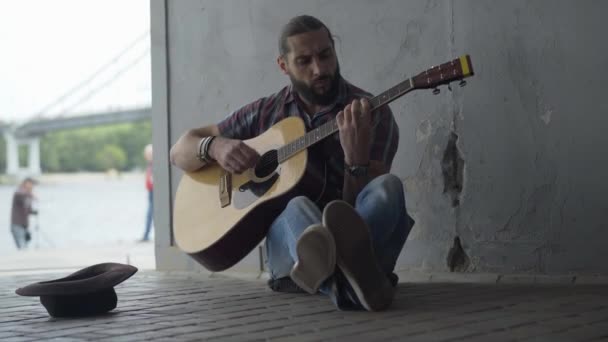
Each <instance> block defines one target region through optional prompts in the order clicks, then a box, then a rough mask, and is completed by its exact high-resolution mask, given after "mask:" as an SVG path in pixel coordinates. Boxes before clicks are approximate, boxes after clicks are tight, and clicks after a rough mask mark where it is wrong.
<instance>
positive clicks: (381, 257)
mask: <svg viewBox="0 0 608 342" xmlns="http://www.w3.org/2000/svg"><path fill="white" fill-rule="evenodd" d="M355 210H356V211H357V212H358V213H359V215H361V217H362V218H363V220H365V222H366V223H367V225H368V226H369V229H370V238H371V240H372V243H373V246H374V253H375V255H376V258H377V259H378V263H379V265H380V267H382V269H383V270H384V272H385V273H386V274H387V276H388V275H389V274H391V273H392V272H393V270H394V269H395V264H396V262H397V258H398V257H399V254H400V253H401V250H402V249H403V245H404V244H405V241H406V239H407V236H408V234H409V233H410V230H411V228H412V226H413V225H414V220H412V218H411V217H410V216H409V215H408V214H407V211H406V208H405V195H404V192H403V184H402V183H401V180H400V179H399V178H398V177H396V176H395V175H392V174H385V175H382V176H379V177H377V178H375V179H373V180H372V181H371V182H369V183H368V184H367V185H366V186H365V187H364V188H363V190H362V191H361V192H360V193H359V195H358V196H357V200H356V204H355ZM321 221H322V214H321V210H319V208H318V207H317V206H316V205H315V204H314V203H313V202H312V201H311V200H310V199H308V198H307V197H304V196H300V197H296V198H294V199H292V200H291V201H290V202H289V203H288V204H287V207H286V208H285V210H284V211H283V212H282V213H281V214H280V215H279V216H278V217H277V219H276V220H275V221H274V222H273V224H272V225H271V226H270V230H269V232H268V235H266V253H267V255H268V269H269V271H270V276H271V278H272V279H278V278H283V277H287V276H289V272H290V271H291V268H292V267H293V265H294V263H295V262H296V261H297V257H298V256H297V254H296V242H297V241H298V238H299V236H300V235H301V234H302V232H303V231H304V230H305V229H306V228H307V227H308V226H310V225H312V224H317V223H320V222H321ZM330 280H331V279H330ZM330 287H331V281H330V282H325V284H324V285H323V286H322V287H321V289H320V292H321V293H324V294H327V295H329V296H330V297H331V296H332V293H331V292H332V291H331V290H330ZM332 300H333V301H334V303H335V302H336V299H335V298H332Z"/></svg>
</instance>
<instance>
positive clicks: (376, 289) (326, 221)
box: [323, 200, 395, 311]
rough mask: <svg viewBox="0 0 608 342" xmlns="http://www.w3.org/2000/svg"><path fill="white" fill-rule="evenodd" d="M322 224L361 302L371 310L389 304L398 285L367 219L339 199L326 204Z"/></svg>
mask: <svg viewBox="0 0 608 342" xmlns="http://www.w3.org/2000/svg"><path fill="white" fill-rule="evenodd" d="M323 225H324V226H325V227H327V229H328V230H329V231H330V232H331V233H332V235H333V237H334V241H335V244H336V263H337V265H338V268H339V269H340V271H342V273H343V274H344V277H345V278H346V280H347V281H348V283H349V284H350V285H351V286H352V288H353V290H354V291H355V293H356V295H357V299H358V300H359V302H360V303H361V305H363V307H364V308H365V309H367V310H368V311H380V310H384V309H386V308H388V307H389V306H390V304H391V303H392V301H393V297H394V296H395V287H394V286H393V285H392V284H391V282H390V280H389V279H388V277H387V276H386V274H385V273H384V272H383V271H382V269H381V268H380V265H379V264H378V261H377V259H376V256H375V255H374V250H373V246H372V241H371V238H370V233H369V228H368V227H367V224H366V223H365V221H363V219H362V218H361V216H359V214H358V213H357V212H356V211H355V209H354V208H353V207H352V206H350V205H349V204H348V203H346V202H344V201H340V200H336V201H332V202H330V203H329V204H327V206H325V210H324V211H323Z"/></svg>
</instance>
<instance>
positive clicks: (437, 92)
mask: <svg viewBox="0 0 608 342" xmlns="http://www.w3.org/2000/svg"><path fill="white" fill-rule="evenodd" d="M439 93H441V90H439V88H435V89H433V95H437V94H439Z"/></svg>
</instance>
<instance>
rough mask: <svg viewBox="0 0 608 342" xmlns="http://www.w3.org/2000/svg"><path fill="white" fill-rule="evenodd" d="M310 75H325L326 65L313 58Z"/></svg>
mask: <svg viewBox="0 0 608 342" xmlns="http://www.w3.org/2000/svg"><path fill="white" fill-rule="evenodd" d="M312 73H313V75H314V76H319V75H325V74H326V73H327V63H325V62H323V61H321V60H319V59H318V58H313V61H312Z"/></svg>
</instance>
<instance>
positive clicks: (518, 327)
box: [0, 271, 608, 342]
mask: <svg viewBox="0 0 608 342" xmlns="http://www.w3.org/2000/svg"><path fill="white" fill-rule="evenodd" d="M64 275H65V274H51V275H49V274H43V275H29V276H0V289H1V290H0V291H1V292H0V341H3V342H11V341H39V340H54V341H82V340H94V341H143V340H163V341H202V340H214V341H245V340H274V339H276V340H297V341H316V340H346V341H380V340H402V341H444V340H464V341H491V342H497V341H509V340H532V341H600V340H608V291H607V290H608V289H607V287H606V286H605V285H592V284H577V285H572V284H561V285H541V284H536V285H533V284H527V285H526V284H523V285H517V284H487V283H486V284H481V283H479V284H463V283H460V284H455V283H443V284H441V283H426V284H424V283H402V284H400V285H399V291H398V295H397V298H396V301H395V303H394V305H393V307H392V308H391V309H390V310H389V311H386V312H381V313H369V312H340V311H336V310H335V309H334V307H333V305H332V304H331V303H330V302H329V300H328V299H327V298H325V297H323V296H320V295H319V296H310V295H304V294H302V295H299V294H277V293H273V292H271V291H270V290H268V289H267V288H266V286H265V283H264V282H263V281H261V280H240V279H234V278H225V277H219V276H215V277H209V276H207V275H201V274H188V273H163V272H154V271H145V272H139V273H137V274H135V275H134V276H133V277H132V278H130V279H129V280H127V281H126V282H124V283H122V284H120V285H119V286H117V287H116V291H117V293H118V307H117V308H116V309H115V310H114V311H113V312H112V313H111V314H107V315H104V316H98V317H93V318H82V319H53V318H50V317H49V316H48V315H47V313H46V311H45V310H44V308H43V307H42V306H41V305H40V303H39V301H38V298H35V297H34V298H31V297H19V296H17V295H15V294H14V290H15V289H16V288H17V287H20V286H23V285H27V284H29V283H31V282H34V281H40V280H48V279H54V278H58V277H60V276H64Z"/></svg>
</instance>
